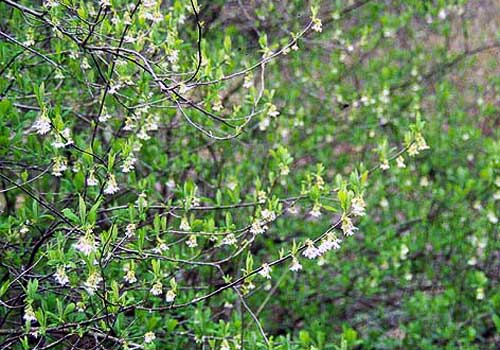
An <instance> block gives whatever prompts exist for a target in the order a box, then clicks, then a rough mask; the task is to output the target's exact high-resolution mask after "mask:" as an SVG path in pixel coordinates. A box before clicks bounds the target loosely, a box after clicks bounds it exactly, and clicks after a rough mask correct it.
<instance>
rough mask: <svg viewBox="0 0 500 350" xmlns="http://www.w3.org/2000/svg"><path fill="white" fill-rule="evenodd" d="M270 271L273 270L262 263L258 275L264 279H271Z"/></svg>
mask: <svg viewBox="0 0 500 350" xmlns="http://www.w3.org/2000/svg"><path fill="white" fill-rule="evenodd" d="M272 271H273V270H272V269H271V267H270V266H269V265H268V264H266V263H264V264H262V266H261V269H260V271H259V275H261V276H262V277H264V278H267V279H271V272H272Z"/></svg>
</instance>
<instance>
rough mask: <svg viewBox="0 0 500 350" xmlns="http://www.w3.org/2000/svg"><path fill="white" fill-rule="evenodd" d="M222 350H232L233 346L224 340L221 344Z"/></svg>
mask: <svg viewBox="0 0 500 350" xmlns="http://www.w3.org/2000/svg"><path fill="white" fill-rule="evenodd" d="M220 350H231V346H230V345H229V342H228V341H227V339H224V340H222V342H221V344H220Z"/></svg>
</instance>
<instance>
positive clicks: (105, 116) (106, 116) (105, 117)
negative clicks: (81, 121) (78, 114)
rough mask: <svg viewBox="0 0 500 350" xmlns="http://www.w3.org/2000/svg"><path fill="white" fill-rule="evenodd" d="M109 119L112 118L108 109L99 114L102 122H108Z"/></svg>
mask: <svg viewBox="0 0 500 350" xmlns="http://www.w3.org/2000/svg"><path fill="white" fill-rule="evenodd" d="M109 119H111V115H110V114H109V113H107V112H106V111H102V114H101V115H100V116H99V121H100V122H101V123H106V122H107V121H108V120H109Z"/></svg>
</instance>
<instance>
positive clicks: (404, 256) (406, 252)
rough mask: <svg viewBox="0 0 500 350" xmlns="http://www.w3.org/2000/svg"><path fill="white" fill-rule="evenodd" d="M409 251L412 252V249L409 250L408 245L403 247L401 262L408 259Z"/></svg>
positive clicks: (400, 254)
mask: <svg viewBox="0 0 500 350" xmlns="http://www.w3.org/2000/svg"><path fill="white" fill-rule="evenodd" d="M409 251H410V249H409V248H408V246H407V245H406V244H402V245H401V251H400V253H399V257H400V258H401V260H406V259H407V257H408V252H409Z"/></svg>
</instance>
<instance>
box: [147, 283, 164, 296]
mask: <svg viewBox="0 0 500 350" xmlns="http://www.w3.org/2000/svg"><path fill="white" fill-rule="evenodd" d="M149 292H150V293H151V294H153V295H160V294H161V293H163V284H161V282H159V281H158V282H156V283H155V284H153V287H151V289H150V290H149Z"/></svg>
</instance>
